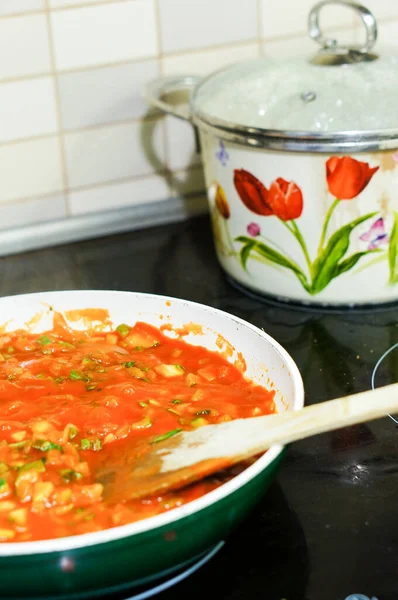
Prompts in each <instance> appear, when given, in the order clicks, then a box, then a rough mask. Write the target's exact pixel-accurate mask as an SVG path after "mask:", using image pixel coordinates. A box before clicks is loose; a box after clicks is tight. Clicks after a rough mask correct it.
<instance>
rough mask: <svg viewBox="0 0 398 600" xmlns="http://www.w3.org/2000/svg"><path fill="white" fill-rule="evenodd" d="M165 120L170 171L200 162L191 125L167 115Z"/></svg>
mask: <svg viewBox="0 0 398 600" xmlns="http://www.w3.org/2000/svg"><path fill="white" fill-rule="evenodd" d="M165 121H166V140H167V142H166V143H167V166H168V167H169V169H171V170H172V171H176V170H178V169H186V168H188V167H190V166H193V165H197V164H200V155H199V154H198V153H197V152H196V146H195V135H194V130H193V127H192V125H191V124H190V123H188V122H187V121H182V120H181V119H176V118H175V117H171V116H168V117H166V119H165Z"/></svg>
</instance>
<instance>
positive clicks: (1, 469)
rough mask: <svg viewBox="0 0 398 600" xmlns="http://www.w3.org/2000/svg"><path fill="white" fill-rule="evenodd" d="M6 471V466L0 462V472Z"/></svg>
mask: <svg viewBox="0 0 398 600" xmlns="http://www.w3.org/2000/svg"><path fill="white" fill-rule="evenodd" d="M7 471H8V467H7V465H6V464H5V463H3V462H0V474H2V473H6V472H7Z"/></svg>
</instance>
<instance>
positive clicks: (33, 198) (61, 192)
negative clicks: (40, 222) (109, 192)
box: [0, 165, 202, 211]
mask: <svg viewBox="0 0 398 600" xmlns="http://www.w3.org/2000/svg"><path fill="white" fill-rule="evenodd" d="M199 170H202V165H192V167H188V168H187V169H178V170H176V171H173V174H174V175H179V174H184V173H187V172H189V173H190V172H192V171H199ZM162 175H163V176H164V175H165V173H164V172H163V171H157V172H156V173H150V174H147V175H136V176H133V177H123V178H121V179H112V180H109V181H106V182H101V183H94V184H90V185H85V186H78V187H73V188H70V190H69V192H85V191H88V190H96V189H101V188H103V187H112V186H116V185H119V184H121V183H133V182H135V181H137V182H140V181H145V180H147V179H151V178H152V177H159V176H162ZM57 195H65V192H64V190H53V191H52V192H48V193H47V194H34V195H33V196H20V197H18V198H13V199H11V200H4V201H0V211H1V207H2V206H11V205H14V204H18V203H24V202H33V201H37V200H42V199H43V200H45V199H47V198H51V197H52V196H57Z"/></svg>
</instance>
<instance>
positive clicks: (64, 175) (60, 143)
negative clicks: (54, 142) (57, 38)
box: [45, 0, 70, 216]
mask: <svg viewBox="0 0 398 600" xmlns="http://www.w3.org/2000/svg"><path fill="white" fill-rule="evenodd" d="M45 6H46V8H47V10H46V17H47V35H48V44H49V49H50V63H51V70H52V77H53V85H54V95H55V105H56V115H57V125H58V146H59V152H60V155H61V172H62V181H63V187H64V193H65V194H66V197H65V210H66V214H67V216H69V214H70V210H69V205H68V196H67V192H68V168H67V162H66V150H65V140H64V135H63V127H62V114H61V98H60V92H59V85H58V76H57V69H56V62H55V51H54V37H53V31H52V24H51V14H50V9H49V0H45Z"/></svg>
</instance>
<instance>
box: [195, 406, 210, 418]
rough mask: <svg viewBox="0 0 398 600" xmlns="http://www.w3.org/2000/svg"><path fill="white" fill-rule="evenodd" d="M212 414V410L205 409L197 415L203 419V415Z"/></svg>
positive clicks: (197, 412)
mask: <svg viewBox="0 0 398 600" xmlns="http://www.w3.org/2000/svg"><path fill="white" fill-rule="evenodd" d="M210 413H211V410H210V409H209V408H204V409H202V410H198V411H196V413H195V415H196V416H198V417H201V416H203V415H209V414H210Z"/></svg>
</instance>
